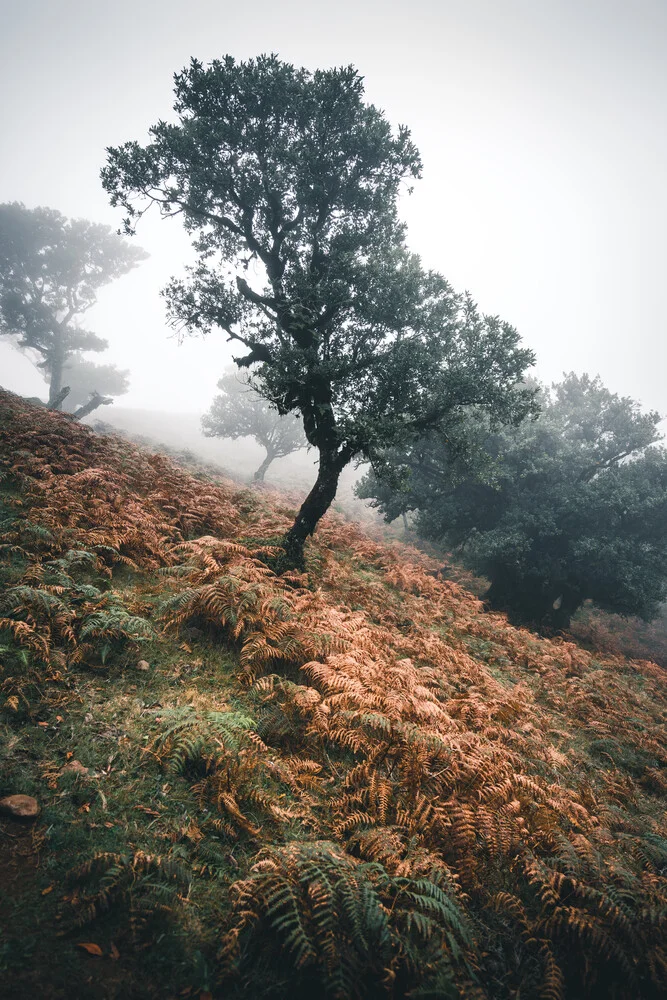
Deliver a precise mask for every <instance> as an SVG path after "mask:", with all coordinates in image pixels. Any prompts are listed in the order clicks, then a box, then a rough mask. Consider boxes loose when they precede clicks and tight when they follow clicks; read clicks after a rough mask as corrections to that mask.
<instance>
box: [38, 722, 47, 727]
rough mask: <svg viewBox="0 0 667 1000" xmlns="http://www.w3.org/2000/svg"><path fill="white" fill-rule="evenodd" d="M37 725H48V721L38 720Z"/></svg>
mask: <svg viewBox="0 0 667 1000" xmlns="http://www.w3.org/2000/svg"><path fill="white" fill-rule="evenodd" d="M37 725H38V726H42V727H44V726H48V722H38V723H37Z"/></svg>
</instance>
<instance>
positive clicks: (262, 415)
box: [201, 372, 308, 482]
mask: <svg viewBox="0 0 667 1000" xmlns="http://www.w3.org/2000/svg"><path fill="white" fill-rule="evenodd" d="M218 389H220V390H221V392H220V394H219V395H218V396H216V397H215V399H214V400H213V403H212V404H211V409H210V410H209V411H208V413H206V414H205V415H204V416H203V417H202V421H201V422H202V428H203V430H204V434H205V435H206V437H221V438H231V439H232V440H236V439H237V438H240V437H252V438H254V439H255V441H256V442H257V444H259V445H261V446H262V448H264V449H265V450H266V458H265V459H264V461H263V462H262V464H261V465H260V466H259V468H258V469H257V471H256V472H255V475H254V476H253V478H254V479H255V481H256V482H263V481H264V476H265V475H266V472H267V470H268V468H269V466H270V465H271V463H272V462H273V461H274V460H275V459H276V458H284V457H285V456H286V455H291V454H293V453H294V452H295V451H299V449H300V448H305V447H306V446H307V444H308V442H307V441H306V438H305V436H304V433H303V428H302V426H301V423H300V421H299V420H298V418H297V417H295V416H294V414H293V413H288V414H287V415H285V416H282V417H281V416H280V414H279V413H278V411H277V410H276V408H275V407H274V406H271V405H270V404H268V403H267V402H266V400H265V399H263V397H262V396H260V395H259V393H257V392H255V390H254V389H253V388H252V386H251V385H250V384H249V381H248V378H247V377H245V378H244V377H243V376H242V375H237V374H236V373H235V372H228V373H227V374H226V375H223V377H222V378H221V379H220V381H219V382H218Z"/></svg>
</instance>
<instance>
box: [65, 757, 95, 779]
mask: <svg viewBox="0 0 667 1000" xmlns="http://www.w3.org/2000/svg"><path fill="white" fill-rule="evenodd" d="M60 773H61V774H85V775H86V777H87V776H88V768H87V767H84V766H83V764H82V763H81V761H80V760H70V761H69V762H68V763H67V764H65V766H64V767H63V768H62V770H61V772H60Z"/></svg>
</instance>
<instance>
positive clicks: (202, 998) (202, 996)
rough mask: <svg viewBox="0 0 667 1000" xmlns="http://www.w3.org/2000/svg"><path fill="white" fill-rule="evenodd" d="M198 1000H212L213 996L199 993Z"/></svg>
mask: <svg viewBox="0 0 667 1000" xmlns="http://www.w3.org/2000/svg"><path fill="white" fill-rule="evenodd" d="M199 1000H213V994H212V993H208V992H206V993H200V994H199Z"/></svg>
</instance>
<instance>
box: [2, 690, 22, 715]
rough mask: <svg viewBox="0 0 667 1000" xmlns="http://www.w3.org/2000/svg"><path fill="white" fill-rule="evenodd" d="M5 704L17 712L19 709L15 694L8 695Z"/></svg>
mask: <svg viewBox="0 0 667 1000" xmlns="http://www.w3.org/2000/svg"><path fill="white" fill-rule="evenodd" d="M5 705H9V707H10V708H11V709H13V710H14V711H15V712H18V710H19V700H18V698H17V697H16V695H15V694H12V695H10V697H9V698H8V699H7V701H6V702H5Z"/></svg>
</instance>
